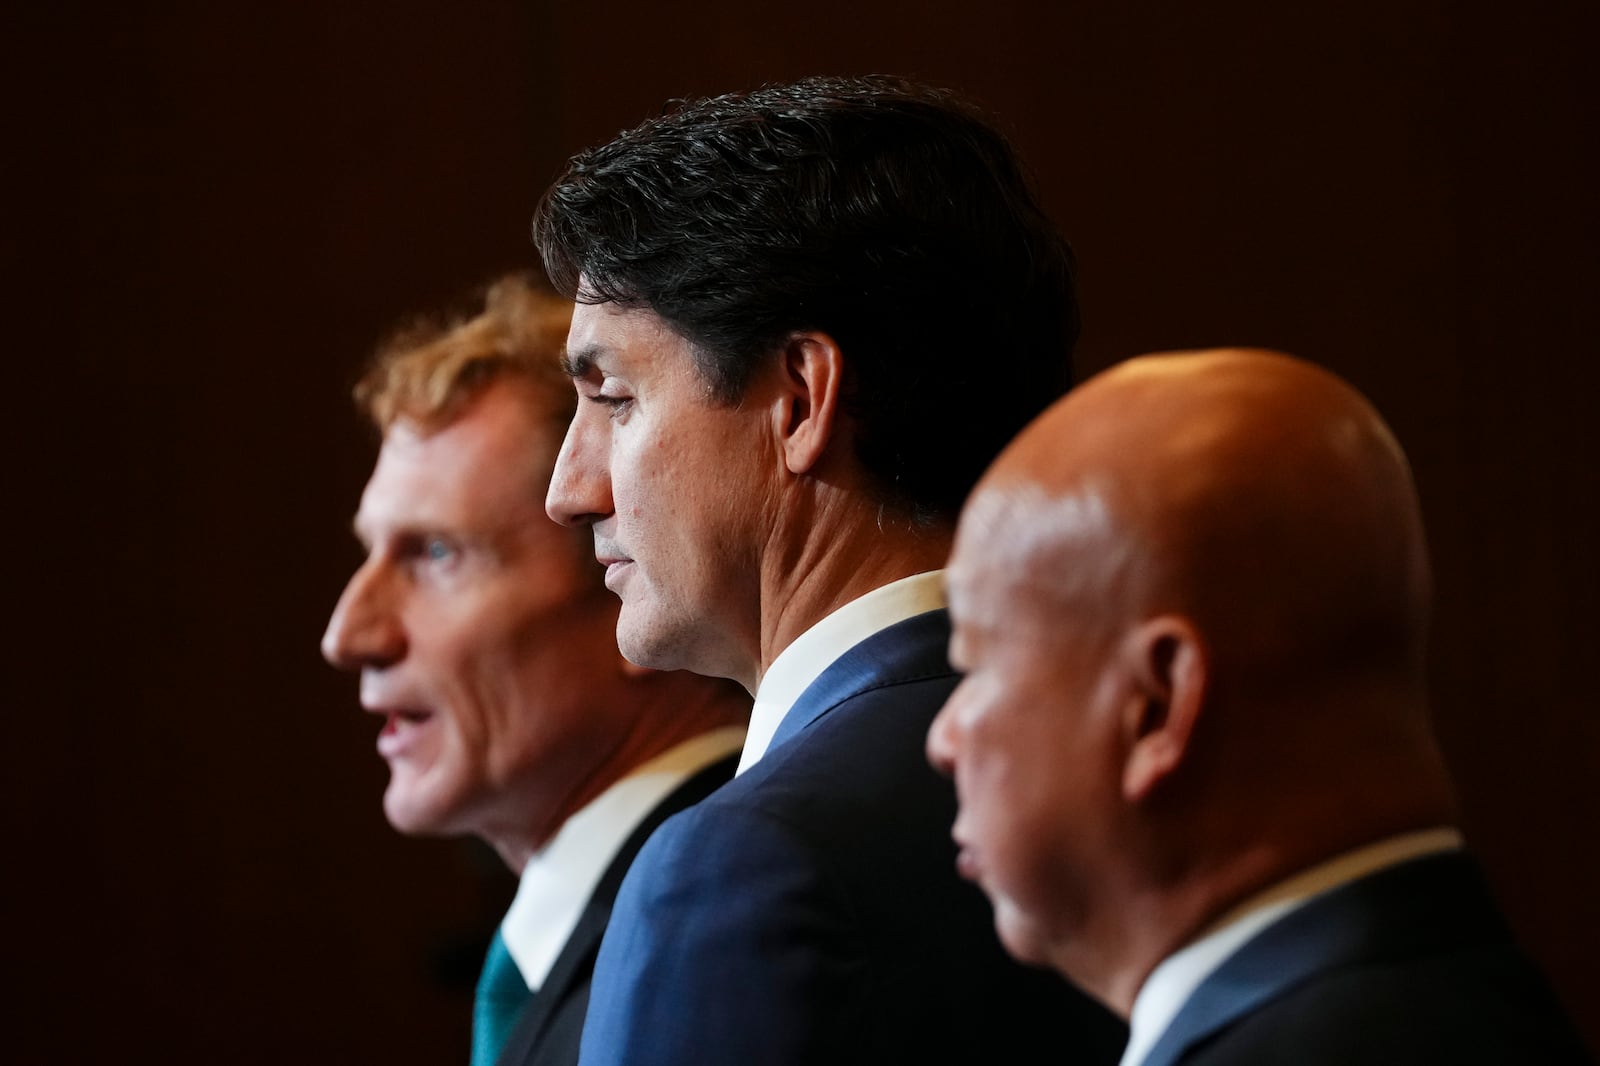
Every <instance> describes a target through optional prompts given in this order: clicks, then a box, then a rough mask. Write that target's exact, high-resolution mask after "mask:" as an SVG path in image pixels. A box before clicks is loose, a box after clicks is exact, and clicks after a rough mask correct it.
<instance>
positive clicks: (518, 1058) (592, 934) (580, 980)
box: [498, 755, 739, 1066]
mask: <svg viewBox="0 0 1600 1066" xmlns="http://www.w3.org/2000/svg"><path fill="white" fill-rule="evenodd" d="M738 765H739V759H738V756H737V755H733V756H729V757H728V758H725V759H720V760H718V761H717V762H714V763H712V764H711V765H710V766H707V767H705V768H704V769H703V770H700V771H699V772H698V773H696V774H694V776H692V777H690V778H689V779H688V780H686V781H685V782H684V783H683V784H681V785H679V786H678V787H677V788H676V789H674V790H673V791H672V792H671V793H670V794H668V796H667V798H666V799H664V800H662V801H661V802H660V803H659V804H657V805H656V807H655V809H654V810H652V811H651V812H650V813H649V814H647V815H645V818H644V821H642V822H640V823H639V824H638V826H637V827H635V828H634V830H633V832H632V833H630V834H629V835H628V839H627V840H625V841H623V843H622V847H621V848H619V849H618V850H617V854H616V857H615V858H613V859H612V860H611V865H610V866H608V867H606V872H605V873H604V874H603V875H601V877H600V881H599V883H598V884H596V885H595V889H594V894H593V895H591V896H590V897H589V902H588V904H587V905H586V906H585V907H584V908H583V914H582V915H581V916H580V917H579V918H578V924H577V925H576V926H575V927H573V930H572V935H571V936H569V937H568V938H567V942H566V944H565V945H564V946H563V947H562V948H561V954H560V955H558V956H556V961H555V963H554V964H553V965H552V966H551V967H550V973H549V975H548V976H546V978H545V980H544V984H542V985H541V986H540V987H539V991H538V992H536V993H535V994H534V996H533V998H532V999H531V1000H529V1001H528V1005H527V1006H526V1007H524V1008H523V1011H522V1014H521V1016H520V1017H518V1019H517V1024H516V1027H515V1028H514V1029H512V1031H511V1036H510V1038H509V1039H508V1040H507V1041H506V1044H505V1047H504V1048H503V1049H502V1050H501V1052H500V1058H499V1060H498V1066H515V1064H519V1063H524V1062H527V1061H529V1056H530V1055H531V1054H532V1052H533V1050H534V1048H536V1047H537V1046H538V1044H539V1041H540V1040H541V1039H542V1038H543V1037H544V1033H545V1030H546V1029H547V1028H548V1026H549V1024H550V1020H551V1018H552V1017H553V1016H554V1015H555V1013H556V1010H557V1008H558V1007H560V1006H561V1005H562V1004H564V1003H566V1002H567V1000H568V999H570V998H571V997H572V996H574V995H577V994H582V995H585V996H586V995H587V994H588V990H589V978H590V977H591V976H592V975H593V973H594V960H595V956H596V955H597V954H598V953H599V950H600V941H601V939H602V937H603V936H604V934H605V931H606V923H607V922H609V921H610V920H611V906H612V904H613V903H615V902H616V898H617V889H618V888H619V887H621V885H622V878H623V877H624V876H625V875H626V874H627V872H628V867H629V866H631V865H632V864H633V859H634V856H635V855H637V854H639V849H640V848H642V847H644V842H645V841H646V840H648V839H649V838H650V834H651V833H653V832H655V830H656V827H657V826H659V825H660V824H661V823H662V822H664V821H666V820H667V819H668V818H670V817H672V815H674V814H677V813H678V812H679V811H681V810H683V809H685V808H686V807H692V806H693V805H694V804H696V803H699V802H700V801H701V800H703V799H705V798H706V797H707V796H709V795H710V794H711V793H713V792H715V791H716V790H717V789H718V788H720V787H721V786H722V785H724V784H726V783H727V782H728V781H729V780H731V779H732V777H733V771H734V769H735V767H737V766H738Z"/></svg>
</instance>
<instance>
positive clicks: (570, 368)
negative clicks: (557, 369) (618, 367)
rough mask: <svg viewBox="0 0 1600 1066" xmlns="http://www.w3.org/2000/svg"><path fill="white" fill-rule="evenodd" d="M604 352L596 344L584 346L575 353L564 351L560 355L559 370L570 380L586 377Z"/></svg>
mask: <svg viewBox="0 0 1600 1066" xmlns="http://www.w3.org/2000/svg"><path fill="white" fill-rule="evenodd" d="M604 352H605V349H604V348H602V347H601V346H600V345H598V344H589V345H585V346H584V347H582V348H579V349H578V350H577V351H575V352H573V351H564V352H562V353H561V369H562V371H563V372H564V373H565V374H566V375H567V376H568V377H570V378H583V377H588V376H589V371H591V370H593V369H594V366H595V363H596V361H598V360H599V358H600V356H601V355H602V354H604Z"/></svg>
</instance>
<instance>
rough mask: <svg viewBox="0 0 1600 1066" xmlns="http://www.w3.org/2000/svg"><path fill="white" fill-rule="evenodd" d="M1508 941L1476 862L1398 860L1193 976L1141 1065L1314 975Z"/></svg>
mask: <svg viewBox="0 0 1600 1066" xmlns="http://www.w3.org/2000/svg"><path fill="white" fill-rule="evenodd" d="M1464 930H1465V931H1470V935H1475V936H1477V937H1479V938H1481V939H1485V940H1491V939H1492V940H1505V939H1508V938H1509V935H1510V934H1509V932H1508V931H1507V929H1506V927H1505V924H1504V922H1503V921H1502V920H1501V919H1500V918H1499V915H1498V914H1497V912H1496V911H1495V909H1494V904H1493V902H1492V900H1491V898H1490V896H1489V892H1488V887H1487V885H1486V884H1485V883H1484V881H1483V877H1482V874H1481V873H1479V872H1478V870H1477V867H1476V864H1475V863H1474V862H1473V861H1472V860H1471V859H1470V858H1468V857H1467V856H1465V855H1462V854H1460V853H1450V854H1446V855H1436V856H1430V857H1427V858H1422V859H1416V860H1413V861H1411V862H1406V863H1401V864H1400V865H1398V866H1393V867H1390V868H1389V869H1387V870H1382V871H1379V872H1378V873H1376V874H1373V875H1371V876H1370V877H1365V878H1362V879H1360V880H1358V881H1354V882H1351V883H1350V884H1347V885H1342V886H1340V887H1339V888H1336V889H1334V890H1332V891H1331V892H1328V893H1327V894H1326V895H1324V896H1322V897H1320V898H1317V899H1314V900H1312V901H1311V902H1310V903H1308V904H1306V905H1305V906H1304V907H1301V908H1299V909H1298V910H1295V911H1292V912H1290V913H1289V914H1288V915H1286V916H1285V917H1283V918H1282V919H1280V920H1279V921H1277V922H1274V923H1273V924H1272V925H1269V926H1268V927H1267V928H1266V929H1264V930H1262V931H1261V932H1260V933H1258V934H1257V935H1256V936H1255V937H1254V938H1253V939H1251V940H1249V941H1248V942H1246V943H1245V945H1244V946H1243V947H1241V948H1240V949H1239V950H1238V951H1236V952H1234V954H1232V955H1230V956H1229V957H1228V958H1227V959H1226V960H1224V961H1223V963H1222V965H1221V966H1219V967H1217V969H1216V971H1215V972H1214V973H1212V974H1211V976H1209V977H1207V978H1206V979H1205V981H1203V982H1202V983H1201V985H1200V987H1199V988H1197V989H1195V991H1194V993H1193V994H1192V995H1191V996H1190V997H1189V999H1188V1001H1187V1002H1185V1003H1184V1005H1183V1007H1182V1009H1180V1010H1179V1011H1178V1014H1177V1016H1176V1017H1174V1018H1173V1019H1172V1023H1171V1024H1170V1025H1168V1026H1167V1029H1166V1031H1165V1032H1164V1033H1162V1035H1161V1037H1160V1039H1159V1040H1157V1041H1156V1044H1155V1046H1154V1047H1152V1048H1151V1049H1150V1053H1149V1054H1148V1055H1147V1056H1145V1059H1144V1062H1143V1064H1142V1066H1171V1064H1173V1063H1176V1062H1180V1061H1182V1059H1183V1056H1184V1053H1185V1052H1186V1051H1187V1050H1188V1049H1189V1048H1191V1047H1193V1046H1194V1045H1195V1044H1197V1043H1199V1042H1200V1041H1202V1040H1205V1039H1206V1038H1208V1037H1210V1036H1211V1035H1213V1034H1215V1033H1218V1032H1220V1031H1221V1030H1223V1029H1224V1028H1226V1027H1227V1026H1229V1025H1231V1024H1233V1023H1234V1022H1236V1021H1238V1020H1239V1019H1240V1018H1243V1017H1245V1016H1246V1015H1248V1014H1250V1013H1251V1012H1253V1011H1255V1010H1258V1009H1259V1008H1260V1007H1262V1006H1263V1005H1265V1004H1266V1003H1268V1002H1270V1001H1271V1000H1273V999H1276V998H1277V997H1278V996H1281V995H1283V994H1284V993H1286V992H1288V991H1290V990H1292V989H1294V988H1296V987H1298V986H1300V985H1301V984H1304V983H1305V982H1306V981H1309V980H1311V979H1312V978H1314V977H1316V976H1317V975H1318V974H1321V973H1325V972H1327V971H1328V970H1331V969H1334V968H1336V967H1339V966H1344V965H1348V964H1350V963H1354V962H1359V961H1362V960H1365V959H1374V958H1380V957H1386V958H1396V957H1403V956H1405V955H1408V954H1412V953H1414V952H1420V951H1425V950H1430V949H1433V948H1435V947H1436V946H1438V945H1440V944H1444V943H1453V942H1459V939H1460V937H1461V936H1462V935H1463V931H1464Z"/></svg>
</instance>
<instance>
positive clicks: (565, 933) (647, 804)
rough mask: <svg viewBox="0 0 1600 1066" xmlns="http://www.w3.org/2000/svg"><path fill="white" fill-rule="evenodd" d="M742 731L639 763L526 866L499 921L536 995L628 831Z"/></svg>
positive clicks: (706, 736) (706, 737)
mask: <svg viewBox="0 0 1600 1066" xmlns="http://www.w3.org/2000/svg"><path fill="white" fill-rule="evenodd" d="M743 740H744V730H742V729H739V728H737V727H729V728H725V729H716V730H712V731H711V732H709V733H702V734H700V735H699V736H697V737H693V738H691V739H689V740H686V741H684V742H683V743H681V744H679V745H677V746H676V747H673V748H669V749H667V750H666V751H664V752H662V753H661V754H660V755H657V756H656V757H655V758H653V759H651V760H649V761H648V762H645V763H642V764H640V765H639V766H638V767H636V768H635V769H634V770H633V771H632V772H631V773H629V774H628V775H627V776H626V777H623V778H621V779H620V780H618V781H616V782H615V783H614V784H612V785H611V787H610V788H608V789H606V790H605V791H604V792H602V793H600V795H598V796H596V797H595V798H594V799H593V800H591V801H590V802H589V803H588V805H587V806H585V807H583V808H582V809H581V810H579V811H578V812H577V813H576V814H574V815H573V816H572V817H570V818H568V819H567V820H566V821H565V822H564V823H562V826H561V828H560V829H558V830H556V835H555V836H553V837H551V838H550V841H549V843H547V844H545V846H544V847H542V848H540V849H539V850H538V851H537V852H535V853H534V855H533V857H532V858H530V859H529V860H528V864H527V866H525V867H524V868H523V870H522V879H521V881H519V882H518V884H517V895H516V898H515V899H513V900H512V901H511V909H510V910H508V911H507V912H506V917H505V921H503V922H502V923H501V925H500V934H501V936H502V937H504V938H505V942H506V949H507V950H508V951H510V952H511V957H512V959H514V960H515V961H516V964H517V969H519V970H521V971H522V978H523V980H524V981H526V982H527V983H528V990H529V991H530V992H537V991H538V990H539V987H540V986H541V985H543V984H544V982H545V979H546V978H547V977H549V975H550V968H551V967H552V966H554V965H555V961H556V958H557V957H558V956H559V955H560V954H561V949H562V948H563V947H565V946H566V943H567V938H568V937H570V936H571V935H572V930H573V929H574V928H575V927H576V926H577V924H578V919H579V918H581V917H582V916H583V909H584V907H586V906H587V905H588V903H589V897H590V895H592V894H593V893H594V888H595V885H597V884H598V883H599V882H600V878H601V877H603V876H604V875H605V872H606V869H607V868H608V867H609V866H610V865H611V860H612V859H614V858H615V857H616V854H617V849H618V848H620V847H621V846H622V843H623V841H625V840H627V839H628V834H630V833H632V832H633V830H634V828H635V827H636V826H637V825H638V824H639V823H640V822H642V821H643V820H644V818H645V816H646V815H648V814H649V813H650V812H651V811H653V810H655V808H656V805H657V804H659V803H660V802H661V801H662V800H664V799H666V798H667V796H668V794H669V793H671V792H672V790H673V789H675V788H677V787H678V786H679V785H680V784H682V783H683V782H684V781H686V780H688V779H689V778H690V777H692V776H693V775H694V774H695V773H697V772H698V771H700V770H702V769H704V768H705V767H707V766H710V765H711V764H712V763H714V762H716V761H717V760H718V759H721V758H724V757H726V756H728V755H731V754H732V753H733V752H735V751H737V750H739V745H740V744H741V743H742V742H743Z"/></svg>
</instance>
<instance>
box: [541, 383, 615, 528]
mask: <svg viewBox="0 0 1600 1066" xmlns="http://www.w3.org/2000/svg"><path fill="white" fill-rule="evenodd" d="M580 402H581V401H580ZM602 414H603V412H602ZM589 417H592V416H589V415H588V414H587V412H586V411H585V410H584V408H583V407H582V406H580V407H579V408H578V413H577V414H576V415H574V416H573V419H572V424H571V425H570V426H568V427H567V435H566V437H565V438H563V439H562V441H561V453H560V454H559V455H557V456H556V465H555V469H554V470H552V471H551V472H550V491H549V492H548V493H546V494H545V500H544V509H545V513H546V514H548V515H549V516H550V518H551V520H552V521H555V522H559V523H560V524H561V525H564V526H586V525H592V524H593V523H595V522H598V521H600V520H601V519H603V518H606V517H607V516H609V515H610V514H611V512H612V509H613V504H612V501H611V470H610V467H609V465H608V463H609V459H610V456H609V453H608V451H607V449H606V446H605V444H604V442H603V441H602V440H599V439H596V437H597V435H596V434H592V433H591V432H590V430H589V427H588V425H587V421H588V418H589Z"/></svg>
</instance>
